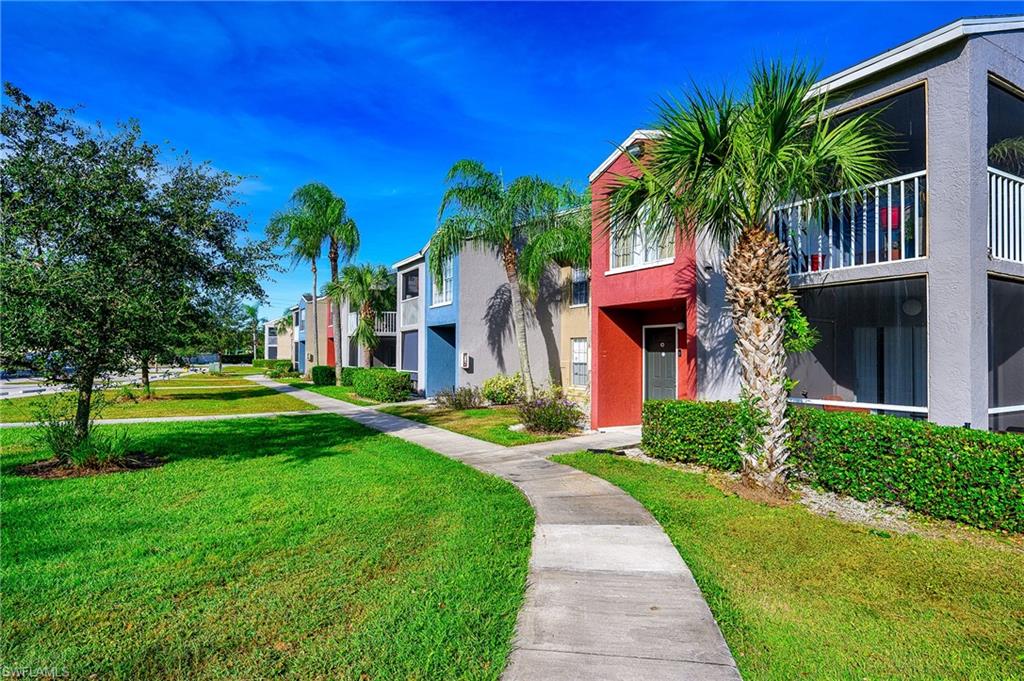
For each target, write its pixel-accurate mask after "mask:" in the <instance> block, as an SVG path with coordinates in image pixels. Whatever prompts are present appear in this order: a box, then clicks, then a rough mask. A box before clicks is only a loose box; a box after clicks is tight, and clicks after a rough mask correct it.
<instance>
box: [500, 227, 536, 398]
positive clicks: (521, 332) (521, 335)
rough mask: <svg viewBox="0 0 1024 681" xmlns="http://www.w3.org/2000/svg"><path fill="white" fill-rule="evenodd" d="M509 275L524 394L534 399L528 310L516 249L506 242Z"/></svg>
mask: <svg viewBox="0 0 1024 681" xmlns="http://www.w3.org/2000/svg"><path fill="white" fill-rule="evenodd" d="M501 257H502V261H503V263H504V265H505V275H506V276H507V277H508V288H509V295H510V296H511V298H512V326H513V327H514V329H515V334H516V347H517V348H518V349H519V370H520V371H521V372H522V374H523V396H524V397H525V398H526V399H527V400H532V399H533V398H534V396H535V395H536V391H535V390H534V386H533V373H532V372H531V371H530V350H529V347H527V344H526V312H525V311H524V310H523V292H522V289H521V288H520V286H519V272H518V271H517V269H516V264H517V263H516V250H515V246H513V245H512V244H505V245H504V247H503V248H502V253H501Z"/></svg>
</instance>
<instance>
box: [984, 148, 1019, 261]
mask: <svg viewBox="0 0 1024 681" xmlns="http://www.w3.org/2000/svg"><path fill="white" fill-rule="evenodd" d="M988 251H989V255H991V256H992V257H993V258H995V259H997V260H1009V261H1010V262H1019V263H1024V177H1018V176H1017V175H1014V174H1013V173H1008V172H1006V171H1003V170H999V169H997V168H992V167H989V169H988Z"/></svg>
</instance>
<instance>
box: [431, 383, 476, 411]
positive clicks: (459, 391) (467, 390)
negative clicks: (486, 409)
mask: <svg viewBox="0 0 1024 681" xmlns="http://www.w3.org/2000/svg"><path fill="white" fill-rule="evenodd" d="M434 401H435V402H437V406H439V407H443V408H444V409H479V408H480V407H482V406H484V396H483V395H482V394H481V392H480V389H479V388H476V387H471V386H468V385H464V386H462V387H461V388H446V389H445V390H439V391H437V394H436V395H434Z"/></svg>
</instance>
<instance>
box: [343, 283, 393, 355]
mask: <svg viewBox="0 0 1024 681" xmlns="http://www.w3.org/2000/svg"><path fill="white" fill-rule="evenodd" d="M327 295H328V296H329V297H330V298H331V300H334V301H335V302H339V301H341V299H342V298H344V299H347V300H348V302H349V305H350V306H351V307H353V308H355V309H356V310H358V319H359V321H358V323H357V324H356V328H355V330H354V331H353V332H352V338H354V339H355V340H356V342H357V343H358V344H359V345H360V346H362V348H363V364H364V366H371V365H372V363H373V349H374V348H376V347H377V343H378V342H379V339H378V338H377V332H376V330H375V329H374V325H375V322H376V321H377V315H378V314H379V313H381V312H384V311H385V310H390V309H393V308H392V306H393V305H394V304H395V290H394V279H393V278H392V276H391V274H390V273H388V270H387V268H386V267H384V266H383V265H345V267H344V268H343V269H342V270H341V276H340V277H339V278H338V280H337V281H332V282H331V283H329V284H328V285H327ZM335 342H336V343H337V342H340V337H338V336H336V337H335Z"/></svg>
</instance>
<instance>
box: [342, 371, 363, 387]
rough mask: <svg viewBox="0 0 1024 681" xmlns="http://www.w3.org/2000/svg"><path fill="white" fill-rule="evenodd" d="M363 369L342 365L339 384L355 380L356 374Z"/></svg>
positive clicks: (348, 383) (350, 382) (350, 383)
mask: <svg viewBox="0 0 1024 681" xmlns="http://www.w3.org/2000/svg"><path fill="white" fill-rule="evenodd" d="M360 371H363V369H362V368H361V367H342V369H341V384H342V385H352V384H353V382H354V381H355V378H356V374H358V373H359V372H360Z"/></svg>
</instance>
